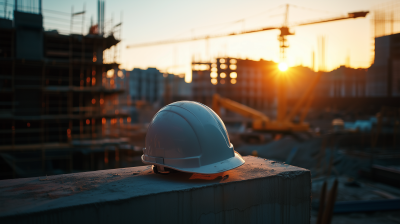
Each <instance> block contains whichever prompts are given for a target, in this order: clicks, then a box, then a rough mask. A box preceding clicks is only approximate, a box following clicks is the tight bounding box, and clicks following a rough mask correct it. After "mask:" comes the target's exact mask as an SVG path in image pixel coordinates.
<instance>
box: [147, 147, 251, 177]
mask: <svg viewBox="0 0 400 224" xmlns="http://www.w3.org/2000/svg"><path fill="white" fill-rule="evenodd" d="M234 152H235V156H234V157H231V158H229V159H226V160H223V161H221V162H217V163H212V164H208V165H202V166H201V167H193V168H179V167H174V166H169V165H166V164H159V163H154V162H150V161H146V160H144V155H142V162H143V163H144V164H149V165H159V166H164V167H168V168H171V169H174V170H178V171H181V172H186V173H200V174H216V173H222V172H225V171H228V170H231V169H234V168H237V167H239V166H241V165H243V164H244V163H245V161H244V159H243V158H242V156H241V155H240V154H239V153H237V152H236V151H234Z"/></svg>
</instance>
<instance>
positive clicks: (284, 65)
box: [278, 62, 288, 72]
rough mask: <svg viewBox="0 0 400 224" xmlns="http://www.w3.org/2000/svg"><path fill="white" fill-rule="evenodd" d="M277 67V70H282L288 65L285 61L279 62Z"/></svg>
mask: <svg viewBox="0 0 400 224" xmlns="http://www.w3.org/2000/svg"><path fill="white" fill-rule="evenodd" d="M278 68H279V70H281V71H282V72H284V71H286V70H287V69H288V65H287V64H286V63H285V62H281V63H279V65H278Z"/></svg>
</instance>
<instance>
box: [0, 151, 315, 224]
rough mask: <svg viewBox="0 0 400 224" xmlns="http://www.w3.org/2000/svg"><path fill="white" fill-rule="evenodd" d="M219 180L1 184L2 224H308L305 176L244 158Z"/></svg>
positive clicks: (109, 178) (149, 176)
mask: <svg viewBox="0 0 400 224" xmlns="http://www.w3.org/2000/svg"><path fill="white" fill-rule="evenodd" d="M243 158H244V159H245V161H246V163H245V164H244V165H242V166H241V167H238V168H236V169H233V170H230V171H227V172H224V173H220V174H216V175H199V174H189V173H173V174H169V175H159V174H154V173H153V171H152V169H151V166H140V167H132V168H123V169H113V170H101V171H93V172H84V173H74V174H65V175H55V176H49V177H39V178H23V179H13V180H2V181H0V199H1V200H0V201H1V204H0V222H1V223H74V224H78V223H85V224H88V223H207V224H211V223H298V224H299V223H309V222H310V205H311V177H310V171H309V170H306V169H303V168H299V167H295V166H290V165H286V164H282V163H277V162H274V161H272V160H265V159H261V158H258V157H252V156H247V157H243Z"/></svg>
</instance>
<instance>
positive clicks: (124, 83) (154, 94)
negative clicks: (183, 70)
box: [116, 68, 191, 123]
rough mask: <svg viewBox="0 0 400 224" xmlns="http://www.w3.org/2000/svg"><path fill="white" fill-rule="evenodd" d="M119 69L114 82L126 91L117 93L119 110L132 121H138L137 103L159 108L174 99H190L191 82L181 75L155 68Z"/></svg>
mask: <svg viewBox="0 0 400 224" xmlns="http://www.w3.org/2000/svg"><path fill="white" fill-rule="evenodd" d="M121 71H122V73H121V74H120V75H119V76H118V77H117V79H116V83H117V86H121V88H124V89H126V91H125V92H124V93H123V94H121V95H119V105H120V108H121V111H123V112H125V113H128V114H130V115H131V117H132V119H131V122H132V123H135V122H137V121H138V118H137V116H138V114H137V108H136V105H137V103H145V104H148V105H151V106H152V107H154V108H158V109H159V108H161V107H162V106H164V105H166V104H169V103H172V102H174V101H179V100H190V99H191V83H186V82H185V78H184V77H182V76H177V75H174V74H167V73H162V72H160V71H159V70H158V69H156V68H148V69H146V70H144V69H139V68H134V69H133V70H132V71H127V70H121Z"/></svg>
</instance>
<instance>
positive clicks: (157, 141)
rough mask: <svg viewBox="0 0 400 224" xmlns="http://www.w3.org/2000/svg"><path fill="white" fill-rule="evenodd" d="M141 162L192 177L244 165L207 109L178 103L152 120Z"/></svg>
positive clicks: (196, 104) (226, 134)
mask: <svg viewBox="0 0 400 224" xmlns="http://www.w3.org/2000/svg"><path fill="white" fill-rule="evenodd" d="M143 151H144V154H143V156H142V161H143V162H144V163H146V164H153V165H159V166H165V167H169V168H172V169H176V170H180V171H184V172H193V173H219V172H223V171H226V170H230V169H233V168H235V167H238V166H240V165H242V164H243V163H244V160H243V159H242V158H241V156H240V155H239V154H238V153H237V152H235V151H234V149H233V145H232V144H231V143H230V140H229V136H228V132H227V130H226V128H225V125H224V123H223V122H222V120H221V119H220V118H219V116H218V115H217V114H216V113H215V112H214V111H213V110H212V109H210V108H209V107H207V106H205V105H203V104H201V103H197V102H193V101H179V102H175V103H172V104H169V105H167V106H165V107H163V108H162V109H161V110H160V111H158V112H157V114H156V115H155V116H154V117H153V120H152V121H151V123H150V125H149V128H148V130H147V135H146V148H145V149H144V150H143Z"/></svg>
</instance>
